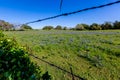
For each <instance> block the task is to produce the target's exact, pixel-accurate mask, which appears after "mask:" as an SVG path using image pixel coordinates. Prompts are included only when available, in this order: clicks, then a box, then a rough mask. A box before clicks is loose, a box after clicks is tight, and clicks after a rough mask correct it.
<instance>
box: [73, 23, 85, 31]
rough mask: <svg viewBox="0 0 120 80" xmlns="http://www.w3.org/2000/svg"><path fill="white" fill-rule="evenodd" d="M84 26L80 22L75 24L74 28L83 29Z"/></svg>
mask: <svg viewBox="0 0 120 80" xmlns="http://www.w3.org/2000/svg"><path fill="white" fill-rule="evenodd" d="M84 29H85V28H84V26H83V25H82V24H77V25H76V26H75V30H84Z"/></svg>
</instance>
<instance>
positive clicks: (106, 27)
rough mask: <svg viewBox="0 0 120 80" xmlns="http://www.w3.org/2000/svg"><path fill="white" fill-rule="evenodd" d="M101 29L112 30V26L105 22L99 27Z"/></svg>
mask: <svg viewBox="0 0 120 80" xmlns="http://www.w3.org/2000/svg"><path fill="white" fill-rule="evenodd" d="M101 28H102V29H103V30H106V29H113V26H112V24H111V23H110V22H105V23H104V24H102V25H101Z"/></svg>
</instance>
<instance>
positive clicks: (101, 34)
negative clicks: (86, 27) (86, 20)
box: [4, 30, 120, 80]
mask: <svg viewBox="0 0 120 80" xmlns="http://www.w3.org/2000/svg"><path fill="white" fill-rule="evenodd" d="M4 33H5V34H6V35H7V36H8V37H12V38H15V39H16V40H17V41H18V42H19V45H22V46H25V47H27V48H29V51H30V53H31V54H33V55H35V56H37V57H38V58H40V59H43V60H45V61H47V62H49V63H52V64H54V65H57V66H59V67H61V68H62V69H65V70H67V71H70V68H72V71H73V74H75V75H78V76H79V77H82V78H84V79H87V80H119V79H120V30H103V31H102V30H100V31H69V30H68V31H67V30H50V31H43V30H38V31H37V30H36V31H35V30H33V31H6V32H4ZM31 60H32V61H33V62H35V63H37V64H38V65H40V66H41V68H42V69H43V70H44V71H49V73H50V74H51V75H52V78H53V80H71V79H72V76H71V75H70V74H68V73H66V72H65V71H62V70H60V69H57V68H55V67H53V66H51V65H49V64H47V63H45V62H43V61H41V60H38V59H36V58H35V57H31ZM75 79H76V80H79V79H78V78H75Z"/></svg>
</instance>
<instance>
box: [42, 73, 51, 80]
mask: <svg viewBox="0 0 120 80" xmlns="http://www.w3.org/2000/svg"><path fill="white" fill-rule="evenodd" d="M42 79H43V80H51V75H49V73H48V71H47V72H45V73H44V74H43V75H42Z"/></svg>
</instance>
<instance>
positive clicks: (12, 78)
mask: <svg viewBox="0 0 120 80" xmlns="http://www.w3.org/2000/svg"><path fill="white" fill-rule="evenodd" d="M40 78H42V75H41V70H40V67H38V66H37V65H36V64H34V63H33V62H31V61H30V58H29V56H28V52H27V50H25V48H24V47H20V46H18V44H17V42H16V41H15V40H14V39H9V38H6V37H4V35H3V34H2V33H1V32H0V80H39V79H40Z"/></svg>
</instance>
